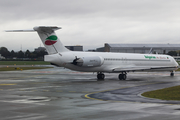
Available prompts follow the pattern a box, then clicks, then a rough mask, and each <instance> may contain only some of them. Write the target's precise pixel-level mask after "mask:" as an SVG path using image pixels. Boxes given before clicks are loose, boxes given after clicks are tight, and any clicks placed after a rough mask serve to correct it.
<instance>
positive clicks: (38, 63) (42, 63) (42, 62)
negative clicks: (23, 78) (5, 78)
mask: <svg viewBox="0 0 180 120" xmlns="http://www.w3.org/2000/svg"><path fill="white" fill-rule="evenodd" d="M0 65H50V63H49V62H45V61H0Z"/></svg>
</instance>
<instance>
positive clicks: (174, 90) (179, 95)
mask: <svg viewBox="0 0 180 120" xmlns="http://www.w3.org/2000/svg"><path fill="white" fill-rule="evenodd" d="M142 96H144V97H149V98H156V99H161V100H180V86H175V87H170V88H164V89H160V90H155V91H149V92H145V93H143V94H142Z"/></svg>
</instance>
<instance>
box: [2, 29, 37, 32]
mask: <svg viewBox="0 0 180 120" xmlns="http://www.w3.org/2000/svg"><path fill="white" fill-rule="evenodd" d="M34 31H35V30H33V29H29V30H6V31H5V32H34Z"/></svg>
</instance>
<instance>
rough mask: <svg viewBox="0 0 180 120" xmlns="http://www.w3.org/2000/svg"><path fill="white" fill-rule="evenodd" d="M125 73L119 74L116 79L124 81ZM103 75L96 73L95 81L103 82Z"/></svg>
mask: <svg viewBox="0 0 180 120" xmlns="http://www.w3.org/2000/svg"><path fill="white" fill-rule="evenodd" d="M126 74H127V73H126V72H122V73H121V74H119V76H118V78H119V80H126V78H127V76H126ZM104 78H105V75H104V74H103V73H102V72H97V80H98V81H100V80H104Z"/></svg>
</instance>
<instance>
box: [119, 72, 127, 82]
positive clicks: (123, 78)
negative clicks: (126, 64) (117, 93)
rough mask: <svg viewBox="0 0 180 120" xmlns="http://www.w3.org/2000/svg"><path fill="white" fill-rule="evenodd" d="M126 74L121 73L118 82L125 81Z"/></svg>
mask: <svg viewBox="0 0 180 120" xmlns="http://www.w3.org/2000/svg"><path fill="white" fill-rule="evenodd" d="M126 74H127V73H126V72H122V73H121V74H119V80H126V78H127V76H126Z"/></svg>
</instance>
